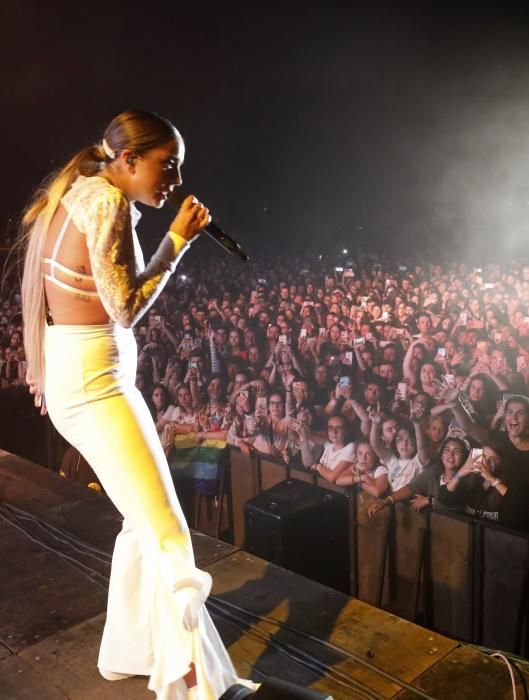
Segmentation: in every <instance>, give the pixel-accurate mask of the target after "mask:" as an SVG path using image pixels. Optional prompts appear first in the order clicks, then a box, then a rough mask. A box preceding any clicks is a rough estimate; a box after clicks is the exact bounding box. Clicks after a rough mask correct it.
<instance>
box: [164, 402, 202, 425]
mask: <svg viewBox="0 0 529 700" xmlns="http://www.w3.org/2000/svg"><path fill="white" fill-rule="evenodd" d="M164 418H165V420H170V421H173V422H175V423H179V424H180V425H191V424H192V423H194V422H195V418H196V411H195V410H192V411H191V413H186V412H185V411H184V410H183V409H182V408H181V407H180V406H170V407H169V408H168V409H167V411H166V412H165V414H164Z"/></svg>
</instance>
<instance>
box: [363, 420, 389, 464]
mask: <svg viewBox="0 0 529 700" xmlns="http://www.w3.org/2000/svg"><path fill="white" fill-rule="evenodd" d="M381 434H382V415H381V413H380V410H377V411H373V412H372V413H371V432H370V434H369V441H370V443H371V447H372V448H373V449H374V450H375V454H376V455H377V457H378V458H379V459H380V460H381V461H382V462H384V463H387V462H389V460H390V459H391V458H392V457H393V452H392V451H391V450H389V449H388V448H387V447H386V446H385V445H384V443H383V442H382V440H381V437H380V436H381Z"/></svg>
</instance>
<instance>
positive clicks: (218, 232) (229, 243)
mask: <svg viewBox="0 0 529 700" xmlns="http://www.w3.org/2000/svg"><path fill="white" fill-rule="evenodd" d="M186 197H187V195H186V194H184V193H183V192H182V191H181V190H173V191H172V192H169V194H168V195H167V201H168V202H169V204H170V205H171V207H172V208H173V209H175V210H176V211H178V210H179V209H180V205H181V204H182V202H183V201H184V199H185V198H186ZM204 231H205V232H206V233H207V234H208V236H209V237H210V238H211V239H212V240H214V241H215V243H217V245H220V247H221V248H224V250H227V251H228V253H231V254H232V255H236V256H237V257H239V258H240V259H241V260H242V261H243V262H248V260H249V257H248V256H247V255H246V253H245V252H244V251H243V249H242V248H241V246H240V245H239V244H238V243H237V241H235V240H233V238H232V237H231V236H228V234H227V233H226V231H223V230H222V229H221V227H220V226H219V225H218V224H217V223H216V222H215V221H213V220H212V221H211V222H210V223H209V224H208V225H207V226H206V227H205V229H204Z"/></svg>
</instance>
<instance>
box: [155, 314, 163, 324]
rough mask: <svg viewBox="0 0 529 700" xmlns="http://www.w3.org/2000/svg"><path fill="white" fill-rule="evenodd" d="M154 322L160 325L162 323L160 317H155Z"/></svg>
mask: <svg viewBox="0 0 529 700" xmlns="http://www.w3.org/2000/svg"><path fill="white" fill-rule="evenodd" d="M154 322H155V323H158V324H160V323H161V322H162V317H161V316H155V317H154Z"/></svg>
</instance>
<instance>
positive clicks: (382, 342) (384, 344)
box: [378, 340, 391, 348]
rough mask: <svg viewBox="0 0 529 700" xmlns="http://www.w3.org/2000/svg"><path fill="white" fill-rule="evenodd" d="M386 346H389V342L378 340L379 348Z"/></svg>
mask: <svg viewBox="0 0 529 700" xmlns="http://www.w3.org/2000/svg"><path fill="white" fill-rule="evenodd" d="M387 345H391V340H380V341H379V343H378V346H379V347H380V348H385V347H386V346H387Z"/></svg>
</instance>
